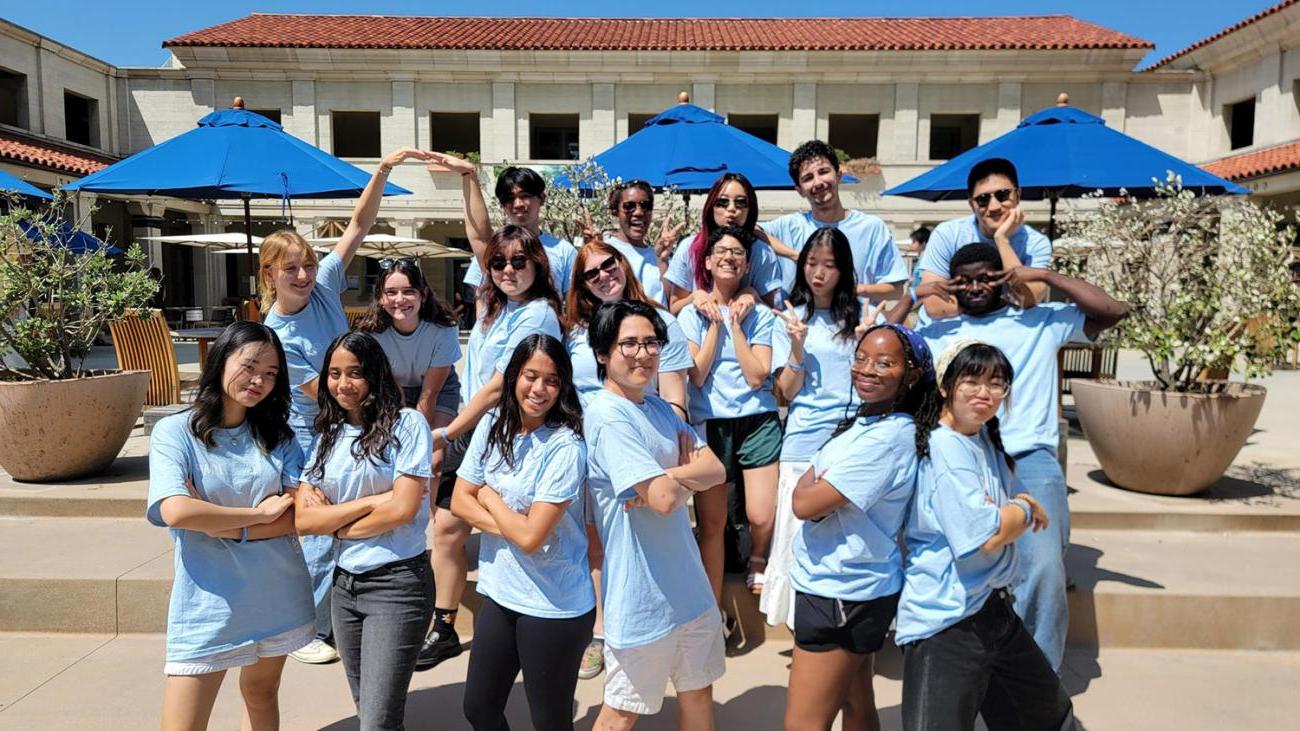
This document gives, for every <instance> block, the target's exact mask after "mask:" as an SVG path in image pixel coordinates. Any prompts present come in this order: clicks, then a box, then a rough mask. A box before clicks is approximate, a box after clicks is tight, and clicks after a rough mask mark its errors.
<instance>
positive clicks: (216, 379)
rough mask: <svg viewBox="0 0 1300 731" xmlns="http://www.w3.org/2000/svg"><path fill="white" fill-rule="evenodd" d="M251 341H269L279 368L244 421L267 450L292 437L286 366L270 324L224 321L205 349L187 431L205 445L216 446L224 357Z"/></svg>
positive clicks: (282, 348) (222, 403) (223, 389)
mask: <svg viewBox="0 0 1300 731" xmlns="http://www.w3.org/2000/svg"><path fill="white" fill-rule="evenodd" d="M254 343H263V344H266V343H269V344H270V345H271V346H272V347H274V348H275V357H276V360H277V361H279V370H278V371H277V372H276V374H275V385H274V386H272V387H271V391H270V393H268V394H266V396H264V397H263V398H262V400H261V401H258V402H257V404H256V405H255V406H253V407H252V408H250V409H249V410H248V413H247V414H246V415H245V417H244V423H246V424H248V428H249V430H250V431H252V432H253V438H254V439H256V440H257V443H258V445H259V446H260V447H261V448H262V449H263V450H265V451H267V452H269V451H271V450H272V449H275V448H276V447H277V446H279V445H280V443H281V442H283V441H285V440H288V439H293V429H291V428H290V427H289V402H290V396H289V366H288V364H286V363H285V361H284V347H282V346H281V345H280V338H279V336H277V335H276V334H275V331H274V330H272V329H271V328H269V327H267V326H266V325H263V324H261V323H260V322H249V321H241V322H234V323H231V324H230V325H227V326H226V329H225V330H222V331H221V334H220V335H218V336H217V340H216V342H214V343H213V344H212V347H211V348H209V349H208V358H207V360H205V361H203V375H202V376H200V377H199V391H198V395H196V396H195V397H194V406H193V407H191V409H190V432H191V433H192V434H194V437H195V438H196V439H198V440H199V441H200V442H203V444H204V446H206V447H207V448H208V449H212V448H213V447H215V446H217V443H216V440H215V438H214V437H213V433H214V432H215V431H216V430H217V429H220V428H221V417H222V411H223V407H224V404H225V394H226V388H225V375H226V374H225V371H226V361H227V360H228V359H229V358H230V356H232V355H234V354H235V352H237V351H238V350H239V349H240V348H242V347H244V346H245V345H250V344H254Z"/></svg>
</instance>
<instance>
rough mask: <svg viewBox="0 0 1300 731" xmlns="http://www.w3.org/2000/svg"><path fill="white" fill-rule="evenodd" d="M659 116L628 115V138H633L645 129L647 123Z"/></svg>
mask: <svg viewBox="0 0 1300 731" xmlns="http://www.w3.org/2000/svg"><path fill="white" fill-rule="evenodd" d="M657 116H659V115H658V114H629V115H627V136H628V137H631V136H632V135H634V134H636V133H637V132H640V131H641V128H642V127H645V123H646V122H649V121H650V120H652V119H654V118H655V117H657Z"/></svg>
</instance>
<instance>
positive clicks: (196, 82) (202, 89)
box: [190, 77, 235, 112]
mask: <svg viewBox="0 0 1300 731" xmlns="http://www.w3.org/2000/svg"><path fill="white" fill-rule="evenodd" d="M190 96H191V97H193V99H194V106H196V107H200V108H206V109H207V110H208V111H210V112H215V111H216V110H218V109H230V108H231V105H232V104H233V103H234V101H235V100H234V99H233V98H231V99H218V98H217V82H216V80H215V79H210V78H206V79H205V78H194V77H191V78H190Z"/></svg>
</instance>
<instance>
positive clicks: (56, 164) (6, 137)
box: [0, 131, 112, 175]
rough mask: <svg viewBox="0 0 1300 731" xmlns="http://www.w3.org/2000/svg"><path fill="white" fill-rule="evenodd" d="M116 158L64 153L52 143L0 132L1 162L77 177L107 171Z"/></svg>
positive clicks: (82, 153) (66, 150)
mask: <svg viewBox="0 0 1300 731" xmlns="http://www.w3.org/2000/svg"><path fill="white" fill-rule="evenodd" d="M111 159H112V158H109V157H103V158H100V157H99V156H97V155H90V154H87V153H84V152H74V151H71V150H68V149H63V148H61V147H58V146H56V145H54V144H51V143H49V142H45V141H43V140H38V139H35V138H32V137H26V136H23V135H19V134H16V133H13V132H8V131H0V160H13V161H15V162H19V163H23V164H25V165H35V166H36V167H42V168H48V169H50V170H57V171H59V172H61V173H72V174H73V175H89V174H91V173H93V172H95V171H96V170H100V169H102V168H106V167H108V165H109V162H108V161H109V160H111Z"/></svg>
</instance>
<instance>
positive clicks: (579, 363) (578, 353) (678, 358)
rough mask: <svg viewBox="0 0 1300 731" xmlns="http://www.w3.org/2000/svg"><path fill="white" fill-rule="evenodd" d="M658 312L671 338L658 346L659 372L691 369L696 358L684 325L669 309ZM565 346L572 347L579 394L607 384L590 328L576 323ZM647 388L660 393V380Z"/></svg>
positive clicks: (574, 375) (590, 391) (574, 373)
mask: <svg viewBox="0 0 1300 731" xmlns="http://www.w3.org/2000/svg"><path fill="white" fill-rule="evenodd" d="M658 313H659V317H661V318H663V321H664V325H665V326H666V327H667V329H668V342H667V343H665V344H664V346H663V348H661V349H660V350H659V372H660V373H675V372H679V371H685V370H690V367H691V366H693V365H695V359H693V358H691V348H690V346H689V345H687V344H686V334H685V333H683V332H682V326H681V325H679V324H678V323H677V318H675V317H673V316H672V315H671V314H669V312H668V310H663V309H661V310H658ZM565 346H566V347H567V348H568V350H569V359H570V360H571V361H572V362H573V384H574V385H575V386H577V387H578V396H580V397H582V398H586V397H587V396H588V395H589V394H591V393H593V392H595V391H599V390H601V389H602V388H604V387H605V384H604V383H603V382H601V380H600V378H598V377H597V376H596V354H595V353H593V352H592V350H591V340H589V339H588V331H587V328H585V327H581V326H579V327H575V328H574V329H573V331H572V332H570V333H569V339H568V341H567V342H566V343H565ZM648 392H649V393H658V392H659V384H658V383H656V382H655V381H651V382H650V386H649V389H648Z"/></svg>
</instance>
